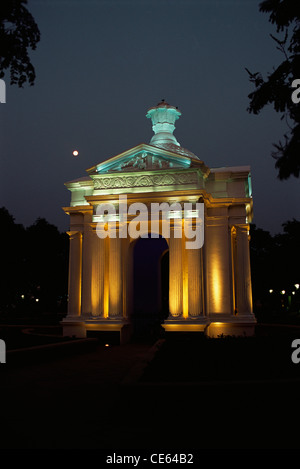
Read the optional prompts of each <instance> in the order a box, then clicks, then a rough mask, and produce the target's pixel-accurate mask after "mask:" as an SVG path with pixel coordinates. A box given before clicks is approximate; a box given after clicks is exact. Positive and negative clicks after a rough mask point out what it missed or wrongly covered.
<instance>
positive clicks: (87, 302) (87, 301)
mask: <svg viewBox="0 0 300 469" xmlns="http://www.w3.org/2000/svg"><path fill="white" fill-rule="evenodd" d="M91 218H92V217H91V216H88V215H86V217H85V224H84V233H83V239H82V298H81V312H82V315H84V316H85V315H88V314H90V313H91V311H92V305H91V281H92V256H93V249H92V236H93V231H92V228H91V227H90V222H91Z"/></svg>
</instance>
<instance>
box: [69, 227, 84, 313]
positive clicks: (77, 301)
mask: <svg viewBox="0 0 300 469" xmlns="http://www.w3.org/2000/svg"><path fill="white" fill-rule="evenodd" d="M67 233H68V235H69V237H70V251H69V252H70V253H69V302H68V316H80V314H81V270H82V233H81V232H80V231H68V232H67Z"/></svg>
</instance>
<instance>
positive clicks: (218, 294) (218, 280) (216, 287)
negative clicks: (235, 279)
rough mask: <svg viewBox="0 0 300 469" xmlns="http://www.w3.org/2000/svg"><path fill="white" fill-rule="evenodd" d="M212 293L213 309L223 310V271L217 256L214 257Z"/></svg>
mask: <svg viewBox="0 0 300 469" xmlns="http://www.w3.org/2000/svg"><path fill="white" fill-rule="evenodd" d="M211 282H212V293H213V298H212V301H213V306H212V307H213V309H214V311H215V312H217V313H218V312H221V311H222V273H221V269H220V266H219V260H218V258H217V256H214V255H213V259H212V278H211Z"/></svg>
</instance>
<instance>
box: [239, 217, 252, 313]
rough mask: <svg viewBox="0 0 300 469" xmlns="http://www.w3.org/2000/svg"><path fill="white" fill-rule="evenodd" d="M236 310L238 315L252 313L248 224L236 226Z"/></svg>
mask: <svg viewBox="0 0 300 469" xmlns="http://www.w3.org/2000/svg"><path fill="white" fill-rule="evenodd" d="M236 228H237V235H236V236H237V238H236V239H237V245H236V250H237V255H236V262H237V264H236V272H237V279H236V280H237V292H236V293H237V294H236V296H237V312H238V315H239V316H240V315H245V314H246V315H248V314H251V313H252V287H251V268H250V250H249V231H248V230H249V227H248V225H244V226H237V227H236Z"/></svg>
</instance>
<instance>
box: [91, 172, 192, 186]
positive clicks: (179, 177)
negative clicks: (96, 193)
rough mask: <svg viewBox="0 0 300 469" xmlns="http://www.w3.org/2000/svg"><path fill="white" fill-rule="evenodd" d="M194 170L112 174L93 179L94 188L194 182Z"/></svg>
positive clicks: (170, 184)
mask: <svg viewBox="0 0 300 469" xmlns="http://www.w3.org/2000/svg"><path fill="white" fill-rule="evenodd" d="M197 181H198V177H197V173H196V172H186V173H166V174H157V175H155V174H153V175H152V174H145V175H139V176H112V177H99V178H95V179H94V184H95V189H118V188H125V187H153V186H172V185H180V184H196V183H197Z"/></svg>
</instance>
